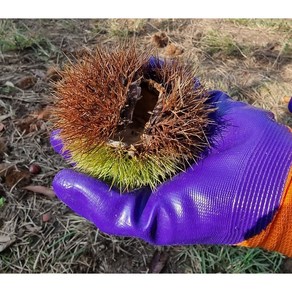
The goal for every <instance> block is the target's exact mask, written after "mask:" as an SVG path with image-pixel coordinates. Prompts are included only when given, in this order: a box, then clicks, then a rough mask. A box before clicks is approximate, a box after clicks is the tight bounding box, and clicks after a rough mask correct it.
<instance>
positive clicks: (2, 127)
mask: <svg viewBox="0 0 292 292" xmlns="http://www.w3.org/2000/svg"><path fill="white" fill-rule="evenodd" d="M4 128H5V125H4V124H3V123H0V132H1V131H3V130H4Z"/></svg>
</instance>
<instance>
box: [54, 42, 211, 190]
mask: <svg viewBox="0 0 292 292" xmlns="http://www.w3.org/2000/svg"><path fill="white" fill-rule="evenodd" d="M150 56H151V55H150V53H149V52H146V53H145V52H142V53H141V52H138V51H137V50H136V48H135V46H133V45H132V46H130V47H122V48H118V49H116V50H112V51H109V50H106V49H104V48H102V49H100V48H98V49H97V50H96V51H95V52H94V53H92V54H87V55H86V56H85V57H84V58H82V60H80V61H78V62H77V63H76V64H74V65H73V64H71V66H68V67H66V68H65V69H64V71H63V72H62V73H61V75H62V80H61V81H60V82H58V83H57V84H56V92H55V97H56V99H55V107H54V120H53V121H54V127H55V128H56V129H61V132H60V136H61V138H62V140H63V143H64V150H69V151H70V153H71V155H72V160H73V161H74V162H75V163H76V167H77V168H78V169H80V170H82V171H84V172H86V173H88V174H90V175H93V176H95V177H97V178H100V179H103V180H105V181H107V182H109V183H111V184H112V185H115V186H117V187H118V188H119V189H120V190H130V189H134V188H138V187H141V186H145V185H149V186H150V187H151V188H155V187H156V186H157V185H158V184H159V183H160V182H162V181H164V180H166V179H167V178H169V177H171V176H172V175H174V174H175V173H177V172H178V171H181V170H183V169H185V167H186V165H188V163H190V162H193V161H195V160H196V159H197V157H199V155H200V153H201V152H202V150H203V149H205V148H206V146H207V145H208V139H207V134H206V131H207V129H208V127H209V126H210V123H211V120H210V118H209V114H210V112H212V111H214V108H213V107H212V106H210V104H209V103H208V98H209V97H208V94H207V92H206V90H205V89H204V88H203V86H202V85H198V86H195V85H194V76H195V72H194V70H193V69H192V68H191V67H190V65H188V64H185V63H183V62H181V61H179V60H172V61H169V60H163V61H161V60H159V59H158V58H156V59H152V61H151V62H149V60H150Z"/></svg>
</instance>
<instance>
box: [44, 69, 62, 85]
mask: <svg viewBox="0 0 292 292" xmlns="http://www.w3.org/2000/svg"><path fill="white" fill-rule="evenodd" d="M60 79H61V75H60V74H59V70H58V68H57V67H55V66H52V67H50V68H49V69H48V71H47V80H48V81H59V80H60Z"/></svg>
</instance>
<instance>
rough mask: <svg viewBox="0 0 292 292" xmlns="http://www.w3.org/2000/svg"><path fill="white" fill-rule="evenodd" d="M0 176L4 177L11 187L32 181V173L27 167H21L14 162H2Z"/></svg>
mask: <svg viewBox="0 0 292 292" xmlns="http://www.w3.org/2000/svg"><path fill="white" fill-rule="evenodd" d="M0 177H3V178H4V183H5V185H7V186H8V187H9V188H12V187H15V186H18V187H23V186H25V185H27V184H29V183H30V178H31V174H30V173H29V171H27V170H25V169H21V168H19V167H17V166H16V165H14V164H10V163H1V164H0Z"/></svg>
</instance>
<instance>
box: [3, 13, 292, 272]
mask: <svg viewBox="0 0 292 292" xmlns="http://www.w3.org/2000/svg"><path fill="white" fill-rule="evenodd" d="M162 32H165V34H166V35H167V36H168V37H169V40H170V42H171V43H172V44H173V47H171V48H168V49H166V48H161V49H158V50H159V54H161V55H170V54H177V55H179V56H180V57H183V58H186V59H188V60H191V61H192V62H194V64H195V65H196V67H197V68H198V75H199V77H200V79H201V80H202V81H204V83H205V84H206V86H207V87H208V88H210V89H220V90H224V91H226V92H228V94H229V95H231V96H232V97H233V98H234V99H236V100H242V101H245V102H247V103H250V104H252V105H254V106H257V107H260V108H263V109H267V110H271V111H272V112H273V113H274V114H275V117H276V119H277V120H278V121H279V122H281V123H284V124H286V125H289V126H292V118H291V115H289V113H288V111H287V103H286V102H285V96H291V93H292V74H291V73H292V41H291V39H292V38H291V33H292V21H291V20H285V19H271V20H270V19H265V20H262V19H224V20H223V19H192V20H190V19H189V20H184V19H96V20H62V19H58V20H38V19H32V20H28V19H27V20H11V19H10V20H0V177H1V178H0V179H1V181H0V182H1V185H0V272H2V273H51V272H54V273H77V272H78V273H157V272H162V273H163V272H164V273H279V272H291V271H292V269H291V259H288V258H285V257H284V256H283V255H281V254H278V253H275V252H267V251H263V250H261V249H247V248H239V247H226V246H201V245H194V246H174V247H157V246H152V245H149V244H147V243H145V242H143V241H142V240H139V239H133V238H121V237H115V236H110V235H106V234H103V233H102V232H100V231H98V230H97V229H96V227H95V226H93V224H91V223H90V222H88V221H86V220H85V219H83V218H81V217H79V216H78V215H76V214H74V213H73V212H72V211H71V210H70V209H69V208H67V207H66V206H65V205H64V204H63V203H61V202H60V201H59V200H58V199H57V198H56V197H55V196H54V194H53V192H52V191H51V184H52V180H53V178H54V175H55V174H56V173H57V172H58V171H59V170H61V169H63V168H66V167H70V166H69V165H68V164H67V163H66V162H65V161H64V160H62V159H61V158H60V157H59V156H58V155H57V154H56V153H54V151H53V150H52V148H51V146H50V144H49V135H50V129H51V128H50V119H49V115H50V108H49V107H48V106H49V105H50V104H51V100H52V98H51V95H52V88H53V82H54V81H56V80H57V79H58V75H57V74H56V71H55V68H57V69H58V68H62V67H63V66H64V64H66V63H67V62H69V60H74V58H78V56H80V55H81V54H82V53H83V52H84V50H86V49H92V48H94V47H95V46H96V45H98V44H103V45H106V46H114V45H115V44H116V43H117V42H120V41H123V40H125V39H128V38H135V39H136V41H137V45H138V46H140V47H141V48H142V47H143V46H153V47H154V46H155V44H154V43H153V42H151V40H152V38H151V37H152V36H153V34H155V33H162ZM32 165H33V166H32Z"/></svg>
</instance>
